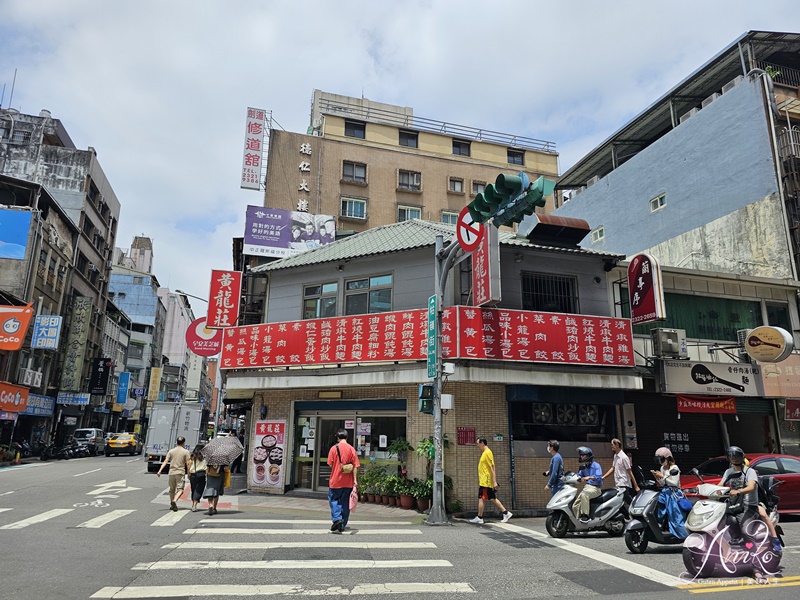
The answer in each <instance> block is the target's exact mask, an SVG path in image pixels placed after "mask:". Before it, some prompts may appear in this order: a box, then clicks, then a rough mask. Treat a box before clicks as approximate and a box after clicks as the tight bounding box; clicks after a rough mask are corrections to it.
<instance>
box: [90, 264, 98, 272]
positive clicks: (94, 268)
mask: <svg viewBox="0 0 800 600" xmlns="http://www.w3.org/2000/svg"><path fill="white" fill-rule="evenodd" d="M89 271H90V272H91V271H97V265H96V264H94V263H89Z"/></svg>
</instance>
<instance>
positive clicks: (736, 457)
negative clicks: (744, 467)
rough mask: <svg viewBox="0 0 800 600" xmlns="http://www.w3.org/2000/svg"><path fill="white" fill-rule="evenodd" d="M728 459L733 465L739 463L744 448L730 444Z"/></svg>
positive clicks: (741, 460)
mask: <svg viewBox="0 0 800 600" xmlns="http://www.w3.org/2000/svg"><path fill="white" fill-rule="evenodd" d="M726 454H727V455H728V460H729V461H730V462H731V464H733V465H741V464H742V463H743V462H744V450H742V449H741V448H739V446H731V447H730V448H728V452H726Z"/></svg>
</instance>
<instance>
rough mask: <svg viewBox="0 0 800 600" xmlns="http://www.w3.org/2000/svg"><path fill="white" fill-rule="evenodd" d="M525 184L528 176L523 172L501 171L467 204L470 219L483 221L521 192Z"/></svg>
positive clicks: (477, 221) (478, 221)
mask: <svg viewBox="0 0 800 600" xmlns="http://www.w3.org/2000/svg"><path fill="white" fill-rule="evenodd" d="M527 185H528V176H527V175H525V174H524V173H520V174H519V175H505V174H503V173H501V174H500V175H498V176H497V179H496V180H495V182H494V184H491V183H490V184H489V185H487V186H486V189H484V190H483V192H481V193H480V194H478V195H477V196H476V197H475V200H473V201H472V202H470V203H469V204H468V205H467V209H468V210H469V214H470V216H471V217H472V220H473V221H475V222H476V223H485V222H486V221H488V220H489V219H491V218H492V217H493V216H494V215H495V214H496V213H497V211H498V210H499V208H500V207H501V206H502V205H503V204H505V203H506V202H508V201H509V200H511V199H512V198H514V197H516V196H517V195H519V194H520V193H522V191H523V190H524V189H525V188H526V187H527Z"/></svg>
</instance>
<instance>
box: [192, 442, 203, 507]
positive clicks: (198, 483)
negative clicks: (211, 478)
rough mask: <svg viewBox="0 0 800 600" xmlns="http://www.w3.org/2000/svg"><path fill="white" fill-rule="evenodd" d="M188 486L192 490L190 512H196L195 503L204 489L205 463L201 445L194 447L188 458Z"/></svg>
mask: <svg viewBox="0 0 800 600" xmlns="http://www.w3.org/2000/svg"><path fill="white" fill-rule="evenodd" d="M189 485H190V486H191V488H192V512H197V503H198V502H200V498H202V497H203V491H204V490H205V487H206V461H205V459H204V458H203V446H202V445H199V446H195V448H194V450H192V455H191V457H190V458H189Z"/></svg>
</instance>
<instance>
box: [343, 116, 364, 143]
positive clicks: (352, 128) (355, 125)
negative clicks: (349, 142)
mask: <svg viewBox="0 0 800 600" xmlns="http://www.w3.org/2000/svg"><path fill="white" fill-rule="evenodd" d="M366 132H367V124H366V123H361V122H360V121H345V122H344V134H345V136H347V137H352V138H358V139H360V140H363V139H364V138H365V137H366Z"/></svg>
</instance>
